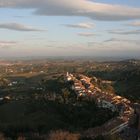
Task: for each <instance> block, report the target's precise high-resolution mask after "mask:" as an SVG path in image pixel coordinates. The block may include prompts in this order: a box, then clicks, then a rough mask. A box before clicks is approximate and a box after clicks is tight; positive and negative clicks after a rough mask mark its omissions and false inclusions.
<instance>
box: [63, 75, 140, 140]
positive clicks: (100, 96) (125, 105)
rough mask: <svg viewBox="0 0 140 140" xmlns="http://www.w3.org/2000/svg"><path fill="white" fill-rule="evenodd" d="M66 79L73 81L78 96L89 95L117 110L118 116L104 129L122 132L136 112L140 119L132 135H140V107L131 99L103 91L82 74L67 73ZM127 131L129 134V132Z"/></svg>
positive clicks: (103, 105) (105, 105) (111, 131)
mask: <svg viewBox="0 0 140 140" xmlns="http://www.w3.org/2000/svg"><path fill="white" fill-rule="evenodd" d="M66 79H67V81H73V85H72V87H71V88H72V89H73V90H74V91H75V93H76V94H77V97H85V96H88V97H90V98H93V99H94V100H95V102H96V103H97V105H98V107H102V108H108V109H110V110H111V111H113V112H115V111H116V112H118V113H119V116H118V117H116V118H115V119H113V120H111V121H109V122H108V123H107V124H106V126H103V127H105V129H104V130H102V129H101V130H102V131H108V132H109V133H111V134H115V133H120V132H122V130H124V129H125V128H127V127H129V122H130V121H131V118H133V116H134V114H139V116H138V117H139V120H138V122H137V123H138V126H137V130H138V132H136V131H134V132H133V131H131V132H132V135H135V137H136V134H139V135H140V108H139V109H136V108H134V107H132V106H133V103H131V101H130V100H128V99H126V98H124V97H121V96H117V95H116V94H115V93H108V92H104V91H102V90H101V89H100V88H99V87H97V86H95V85H93V84H92V83H91V78H89V77H87V76H85V75H82V74H78V75H74V74H69V73H67V75H66ZM94 79H96V81H97V80H98V79H97V78H96V77H94ZM103 82H104V81H103ZM138 110H139V111H138ZM136 111H137V112H136ZM94 131H95V130H94ZM104 133H105V132H104ZM126 133H127V134H128V132H126ZM135 133H136V134H135ZM123 135H124V134H123ZM128 137H129V135H128ZM128 137H127V138H128ZM137 137H138V138H137V139H138V140H139V139H140V136H137Z"/></svg>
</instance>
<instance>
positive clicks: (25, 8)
mask: <svg viewBox="0 0 140 140" xmlns="http://www.w3.org/2000/svg"><path fill="white" fill-rule="evenodd" d="M139 44H140V0H71V1H70V0H0V56H1V57H15V56H16V57H26V56H103V57H104V56H111V57H112V56H115V57H116V56H119V57H140V45H139Z"/></svg>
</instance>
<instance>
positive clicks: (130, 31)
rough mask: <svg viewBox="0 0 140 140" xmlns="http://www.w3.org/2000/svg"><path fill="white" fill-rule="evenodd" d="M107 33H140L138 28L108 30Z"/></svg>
mask: <svg viewBox="0 0 140 140" xmlns="http://www.w3.org/2000/svg"><path fill="white" fill-rule="evenodd" d="M108 33H111V34H119V35H138V34H140V30H129V31H125V30H109V31H108Z"/></svg>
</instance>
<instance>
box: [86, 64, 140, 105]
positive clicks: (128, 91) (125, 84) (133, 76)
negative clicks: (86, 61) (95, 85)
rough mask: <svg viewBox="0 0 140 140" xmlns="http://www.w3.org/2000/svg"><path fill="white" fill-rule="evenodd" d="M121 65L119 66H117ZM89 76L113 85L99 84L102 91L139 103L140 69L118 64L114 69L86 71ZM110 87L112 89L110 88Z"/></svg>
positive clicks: (130, 65)
mask: <svg viewBox="0 0 140 140" xmlns="http://www.w3.org/2000/svg"><path fill="white" fill-rule="evenodd" d="M120 64H121V66H119V65H120ZM86 74H87V75H89V76H91V77H92V76H96V77H98V78H99V79H102V80H111V81H113V83H112V84H111V85H109V84H108V85H105V86H104V84H101V85H100V83H101V82H99V86H100V87H101V88H102V89H105V90H108V91H113V90H112V88H114V92H116V93H117V94H119V95H121V96H124V97H126V98H128V99H130V100H132V101H134V102H140V67H139V65H138V66H135V65H132V64H129V63H128V64H127V63H126V62H125V63H124V62H123V63H122V62H120V63H119V62H118V63H117V64H116V66H115V68H113V69H112V68H111V66H110V68H108V69H107V70H104V69H103V68H101V69H100V70H91V71H86ZM111 87H112V88H111Z"/></svg>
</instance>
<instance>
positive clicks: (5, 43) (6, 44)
mask: <svg viewBox="0 0 140 140" xmlns="http://www.w3.org/2000/svg"><path fill="white" fill-rule="evenodd" d="M16 44H17V42H15V41H0V47H1V48H9V47H11V46H14V45H16Z"/></svg>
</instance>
